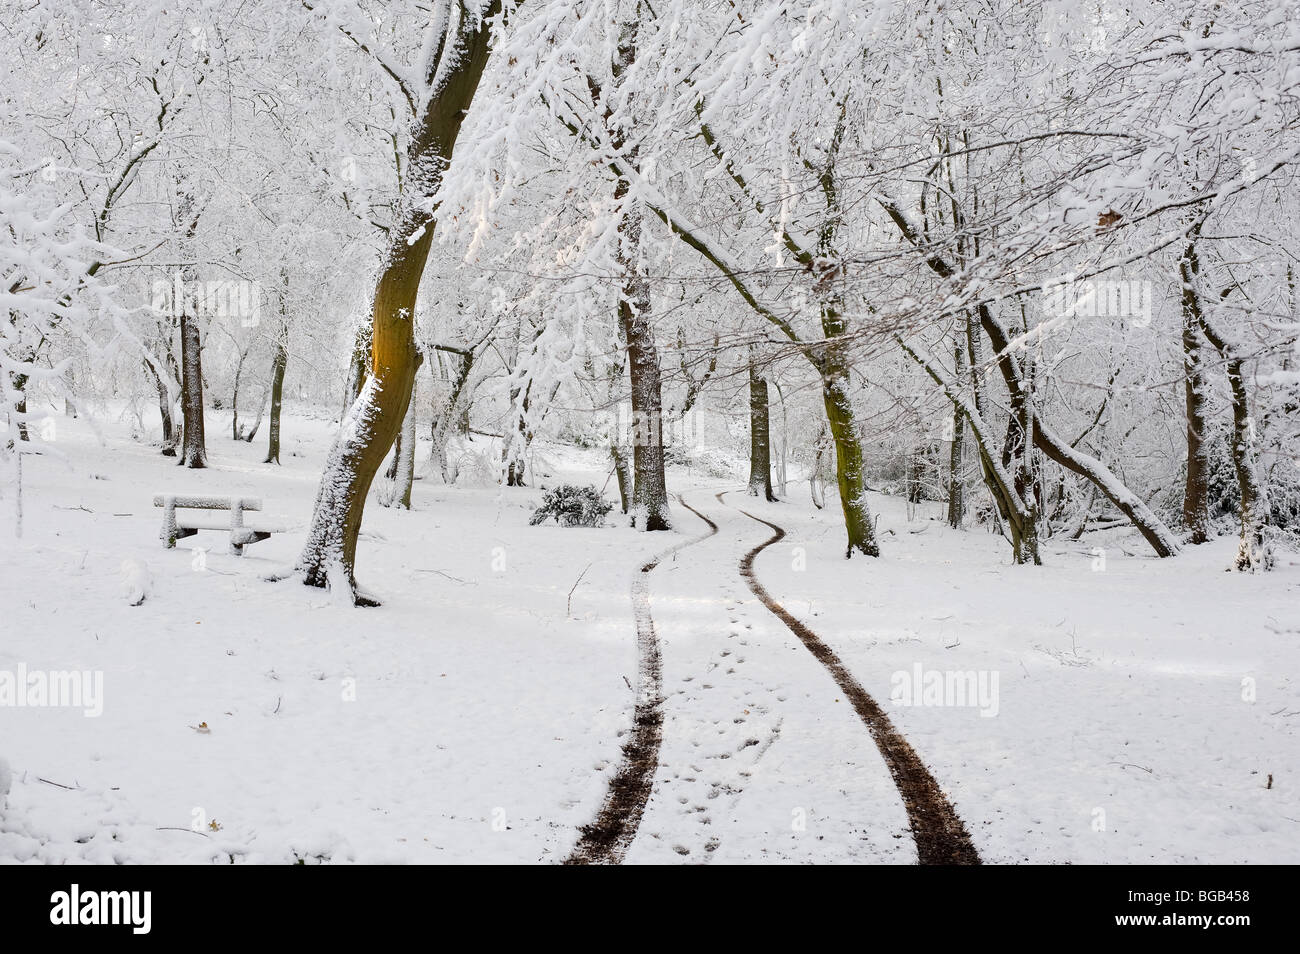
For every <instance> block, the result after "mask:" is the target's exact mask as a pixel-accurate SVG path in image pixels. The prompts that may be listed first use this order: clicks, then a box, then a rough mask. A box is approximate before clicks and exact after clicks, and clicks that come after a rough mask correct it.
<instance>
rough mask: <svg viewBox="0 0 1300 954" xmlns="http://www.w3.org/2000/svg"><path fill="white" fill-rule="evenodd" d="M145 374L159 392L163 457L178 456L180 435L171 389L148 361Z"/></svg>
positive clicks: (145, 364)
mask: <svg viewBox="0 0 1300 954" xmlns="http://www.w3.org/2000/svg"><path fill="white" fill-rule="evenodd" d="M144 370H145V373H146V374H147V375H148V376H149V378H150V379H151V380H152V381H153V386H154V390H156V391H157V392H158V416H159V417H160V418H162V455H163V456H164V457H175V456H176V444H177V438H179V437H180V435H179V434H178V433H177V430H176V422H175V420H174V419H173V418H172V406H173V404H174V401H173V399H172V391H171V388H169V387H168V386H167V383H166V382H165V381H163V379H162V376H161V375H159V374H158V372H157V371H156V370H155V369H154V366H153V365H152V364H151V363H149V362H148V361H145V362H144Z"/></svg>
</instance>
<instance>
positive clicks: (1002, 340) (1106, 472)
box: [879, 199, 1179, 557]
mask: <svg viewBox="0 0 1300 954" xmlns="http://www.w3.org/2000/svg"><path fill="white" fill-rule="evenodd" d="M879 201H880V204H881V206H882V207H883V208H884V210H885V212H886V213H887V214H888V215H889V217H890V218H891V219H892V220H893V221H894V224H895V225H897V226H898V230H899V231H900V232H901V233H902V235H903V237H904V238H905V239H907V241H908V242H909V243H910V244H911V245H912V246H913V248H915V249H917V250H918V251H920V252H921V253H922V254H923V255H924V257H925V263H926V265H928V266H929V267H930V269H931V270H932V271H933V272H934V273H935V274H936V275H938V276H939V277H940V278H944V279H951V278H953V277H954V276H955V275H956V272H955V271H954V270H953V268H952V266H951V265H950V264H949V263H948V262H947V261H946V260H945V259H944V258H943V257H942V256H940V255H938V254H937V253H935V252H933V251H930V250H928V249H927V248H926V246H925V244H924V243H923V242H922V240H921V237H920V235H919V234H918V233H917V231H916V229H915V227H914V226H913V225H912V223H911V222H909V221H908V220H907V217H906V216H905V215H904V214H903V211H902V209H900V208H899V207H898V205H897V203H895V202H894V201H892V200H891V199H881V200H879ZM976 313H977V314H978V315H979V321H980V327H982V328H983V329H984V333H985V334H986V335H988V338H989V343H990V344H992V345H993V350H994V352H995V353H996V354H997V356H998V358H997V361H998V369H999V370H1000V371H1001V373H1002V380H1003V382H1004V383H1005V384H1006V386H1007V393H1008V394H1009V395H1011V398H1012V400H1015V398H1016V396H1017V395H1018V394H1021V393H1022V392H1023V391H1024V390H1025V388H1026V386H1027V385H1026V383H1025V380H1024V378H1023V377H1022V375H1021V372H1020V365H1019V362H1017V361H1016V358H1015V355H1014V354H1012V351H1011V338H1010V336H1009V335H1008V334H1007V330H1006V328H1004V327H1003V326H1002V323H1001V321H999V320H998V318H997V316H996V315H994V314H993V311H992V309H991V308H989V307H988V305H985V304H981V305H978V306H977V308H976ZM1032 430H1033V438H1032V443H1033V444H1035V445H1037V447H1038V448H1039V450H1041V451H1042V452H1043V453H1044V454H1046V455H1047V457H1048V458H1049V459H1050V460H1052V461H1053V462H1055V463H1057V464H1059V465H1060V466H1062V467H1064V468H1065V469H1066V470H1070V471H1073V472H1074V473H1076V474H1078V475H1079V476H1081V477H1084V478H1086V479H1087V480H1090V481H1091V482H1092V483H1093V484H1095V485H1096V487H1097V489H1098V490H1100V491H1101V492H1102V493H1103V494H1105V495H1106V497H1107V499H1109V500H1110V502H1111V503H1113V504H1114V505H1115V506H1116V507H1117V508H1119V511H1120V512H1121V513H1123V514H1124V516H1126V517H1127V518H1128V519H1129V520H1130V521H1131V522H1132V523H1133V525H1134V526H1135V527H1137V529H1138V532H1139V533H1141V534H1142V537H1143V539H1145V540H1146V541H1147V543H1148V544H1150V546H1151V549H1153V550H1155V552H1156V554H1157V555H1158V556H1162V557H1170V556H1175V555H1176V554H1177V553H1178V550H1179V547H1178V541H1177V540H1176V539H1175V538H1174V535H1173V534H1172V533H1170V532H1169V528H1168V527H1166V526H1165V525H1164V523H1163V522H1162V521H1161V520H1160V518H1159V517H1157V516H1156V515H1155V514H1154V513H1152V512H1151V508H1149V507H1148V506H1147V505H1146V503H1145V502H1144V501H1143V500H1142V499H1141V498H1140V497H1138V496H1137V494H1135V493H1133V492H1132V491H1131V490H1129V489H1128V488H1127V487H1126V486H1124V484H1123V482H1121V481H1120V479H1119V478H1118V477H1116V476H1115V475H1114V474H1113V473H1111V471H1110V468H1108V467H1107V466H1106V465H1105V464H1103V463H1102V462H1101V461H1099V460H1097V459H1096V458H1095V457H1091V456H1089V455H1088V454H1085V453H1083V452H1082V451H1080V450H1078V449H1077V448H1074V447H1071V446H1070V445H1069V444H1068V443H1066V442H1065V441H1064V440H1063V439H1062V438H1061V437H1059V436H1058V435H1057V434H1056V433H1055V432H1054V431H1053V430H1051V429H1050V428H1049V427H1048V426H1047V425H1046V423H1044V422H1043V420H1042V419H1041V418H1039V417H1037V415H1034V418H1033V427H1032Z"/></svg>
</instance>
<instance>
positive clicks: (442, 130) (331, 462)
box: [297, 0, 501, 604]
mask: <svg viewBox="0 0 1300 954" xmlns="http://www.w3.org/2000/svg"><path fill="white" fill-rule="evenodd" d="M459 2H460V4H461V7H462V9H461V10H460V11H459V15H458V16H453V17H451V18H449V19H448V26H447V27H446V32H445V33H444V35H443V36H442V37H439V38H437V39H438V42H439V43H440V44H441V47H442V49H441V55H440V56H435V57H431V58H430V64H431V73H430V75H428V76H425V77H423V78H422V79H423V80H424V82H425V83H426V84H427V85H428V87H429V88H428V93H427V96H424V97H421V106H420V107H419V113H418V115H417V116H416V117H415V119H414V120H413V122H412V127H411V134H410V138H409V145H408V147H407V169H408V176H407V192H406V194H404V195H403V197H402V203H401V209H400V212H399V215H398V216H397V219H396V221H395V222H394V224H393V226H392V230H391V233H390V235H391V237H390V245H389V247H388V251H387V253H386V255H385V256H384V259H383V262H382V265H381V269H380V275H379V280H378V282H377V284H376V287H375V293H374V300H373V304H372V307H371V325H372V335H371V339H372V340H371V360H370V363H371V368H370V374H369V376H368V377H367V379H366V382H365V384H364V386H363V387H362V389H361V393H360V395H359V396H358V397H357V399H356V401H355V402H354V403H353V405H352V407H351V409H350V411H349V413H348V414H347V415H346V417H345V419H344V420H343V421H342V422H341V425H340V433H339V436H338V438H337V439H336V441H335V444H334V446H333V448H332V449H331V451H330V455H329V458H328V460H327V461H326V464H325V471H324V473H323V474H322V475H321V485H320V491H319V493H318V495H317V498H316V508H315V512H314V514H313V516H312V525H311V529H310V531H309V532H308V536H307V543H306V546H305V547H304V548H303V552H302V555H301V556H300V557H299V559H298V563H297V569H298V571H299V572H301V573H302V575H303V581H304V582H305V583H307V584H308V585H309V586H322V587H323V586H336V587H339V588H340V589H345V590H346V591H347V594H348V596H350V597H351V599H352V600H353V601H354V602H358V603H363V604H373V602H374V601H373V600H369V599H367V598H364V597H359V596H358V594H357V592H356V575H355V573H356V552H357V537H358V535H359V534H360V532H361V519H362V515H363V514H364V512H365V504H366V495H367V494H368V493H369V491H370V485H371V483H372V482H373V481H374V478H375V474H376V473H377V472H378V470H379V468H380V466H381V465H382V464H383V461H384V457H385V456H386V455H387V454H388V449H389V448H390V447H392V445H393V441H394V439H395V438H396V437H397V433H398V431H399V430H400V429H401V427H402V421H403V419H404V417H405V415H406V408H407V403H408V402H409V400H410V397H411V385H412V379H413V375H414V373H415V368H416V363H415V362H416V354H417V351H416V345H415V335H414V327H413V324H412V318H413V316H414V315H415V305H416V298H417V296H418V293H419V288H420V277H421V275H422V274H423V272H424V265H425V262H426V260H427V259H428V255H429V246H430V243H431V242H432V241H433V232H434V225H435V221H434V211H435V210H433V209H431V208H429V204H428V202H427V199H428V197H429V196H432V195H433V194H435V193H436V192H437V190H438V188H439V186H440V185H441V183H442V177H443V173H444V171H445V170H446V168H447V164H448V163H449V162H450V160H451V155H452V150H453V148H454V146H455V143H456V137H457V136H458V135H459V133H460V128H461V124H462V123H463V122H464V119H465V115H466V112H467V111H468V109H469V106H470V103H471V102H472V101H473V98H474V93H475V91H476V90H477V89H478V83H479V79H480V78H481V77H482V75H483V70H484V68H485V67H486V66H487V61H488V54H489V46H488V41H489V39H490V33H491V28H490V24H491V22H492V20H493V19H494V18H495V17H496V15H497V14H498V13H499V12H500V7H501V4H500V0H491V2H490V3H488V4H487V9H486V10H483V11H481V15H479V12H478V11H472V10H469V9H465V7H466V6H467V2H468V0H459ZM475 6H476V7H477V4H475Z"/></svg>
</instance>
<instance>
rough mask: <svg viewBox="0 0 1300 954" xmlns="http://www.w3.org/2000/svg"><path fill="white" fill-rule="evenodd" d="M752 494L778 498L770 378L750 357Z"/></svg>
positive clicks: (750, 479) (768, 498)
mask: <svg viewBox="0 0 1300 954" xmlns="http://www.w3.org/2000/svg"><path fill="white" fill-rule="evenodd" d="M749 493H750V496H752V497H763V498H764V499H766V500H775V499H776V496H775V495H774V494H773V493H772V436H771V413H770V411H769V404H768V394H767V379H766V378H764V377H763V376H762V375H761V374H759V373H758V367H757V366H756V365H755V364H754V359H753V356H752V355H751V356H750V360H749Z"/></svg>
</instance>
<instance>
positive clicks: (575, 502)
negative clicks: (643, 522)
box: [528, 484, 614, 527]
mask: <svg viewBox="0 0 1300 954" xmlns="http://www.w3.org/2000/svg"><path fill="white" fill-rule="evenodd" d="M613 509H614V505H613V504H612V503H609V502H608V501H606V500H605V498H604V497H602V496H601V495H600V491H599V490H597V489H596V488H595V487H576V486H574V485H573V484H562V485H561V486H559V487H552V488H551V489H550V490H548V491H546V492H545V493H544V494H542V505H541V506H540V507H538V508H537V509H536V510H535V511H533V516H532V518H531V519H529V521H528V523H529V525H530V526H534V527H535V526H537V525H538V524H539V523H545V522H546V521H547V520H550V519H551V518H552V517H554V518H555V522H556V523H558V524H559V525H560V526H562V527H599V526H601V525H603V524H604V522H605V515H606V514H607V513H609V512H610V511H611V510H613Z"/></svg>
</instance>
